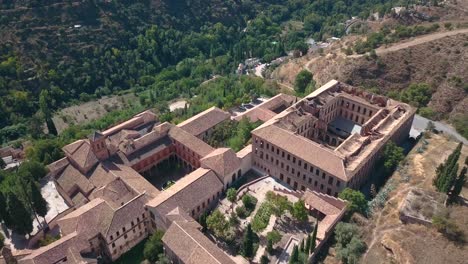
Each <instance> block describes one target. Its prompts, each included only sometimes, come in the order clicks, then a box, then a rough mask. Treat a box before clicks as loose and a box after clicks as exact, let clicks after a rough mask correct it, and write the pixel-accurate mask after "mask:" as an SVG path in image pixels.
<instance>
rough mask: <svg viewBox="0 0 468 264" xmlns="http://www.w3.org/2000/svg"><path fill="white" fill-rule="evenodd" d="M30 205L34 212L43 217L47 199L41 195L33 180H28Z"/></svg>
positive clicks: (45, 211)
mask: <svg viewBox="0 0 468 264" xmlns="http://www.w3.org/2000/svg"><path fill="white" fill-rule="evenodd" d="M29 190H30V194H29V195H30V196H31V206H32V209H33V210H34V212H36V213H37V214H38V215H40V216H42V217H45V216H46V214H47V201H46V200H45V199H44V197H42V195H41V192H40V191H39V188H38V187H37V185H36V183H35V182H34V181H30V189H29Z"/></svg>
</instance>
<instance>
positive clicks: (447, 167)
mask: <svg viewBox="0 0 468 264" xmlns="http://www.w3.org/2000/svg"><path fill="white" fill-rule="evenodd" d="M462 146H463V144H462V143H461V142H460V144H458V146H457V147H456V148H455V150H454V151H453V152H452V153H451V154H450V155H449V156H448V158H447V160H446V161H445V162H444V164H440V165H439V166H438V167H437V169H436V178H435V179H434V181H433V184H434V186H435V187H436V189H437V190H438V191H439V192H444V193H448V192H449V191H450V190H451V189H452V186H453V184H454V181H455V178H456V173H457V171H458V164H457V162H458V159H459V158H460V154H461V149H462Z"/></svg>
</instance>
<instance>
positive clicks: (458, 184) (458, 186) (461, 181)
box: [450, 167, 468, 198]
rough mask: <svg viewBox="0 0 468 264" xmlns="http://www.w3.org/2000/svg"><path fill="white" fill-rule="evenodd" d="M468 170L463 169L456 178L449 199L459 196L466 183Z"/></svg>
mask: <svg viewBox="0 0 468 264" xmlns="http://www.w3.org/2000/svg"><path fill="white" fill-rule="evenodd" d="M467 170H468V167H463V169H462V171H461V172H460V175H459V176H458V178H457V180H456V181H455V183H454V186H453V190H452V192H451V195H450V196H451V197H452V198H456V197H457V196H458V195H460V193H461V190H462V188H463V185H465V182H466V172H467Z"/></svg>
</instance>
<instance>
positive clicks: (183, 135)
mask: <svg viewBox="0 0 468 264" xmlns="http://www.w3.org/2000/svg"><path fill="white" fill-rule="evenodd" d="M169 136H170V137H171V138H172V139H174V140H177V141H178V142H180V143H181V144H182V145H184V146H186V147H187V148H189V149H190V150H192V151H193V152H195V153H197V154H198V155H200V156H201V157H204V156H206V155H208V154H210V153H211V152H212V151H213V150H214V148H213V147H211V146H210V145H208V144H206V143H205V142H203V140H201V139H199V138H197V137H195V136H193V135H192V134H189V133H188V132H186V131H185V130H183V129H181V128H179V127H177V126H173V127H172V128H171V130H169Z"/></svg>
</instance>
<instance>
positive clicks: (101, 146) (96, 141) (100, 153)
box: [89, 131, 109, 160]
mask: <svg viewBox="0 0 468 264" xmlns="http://www.w3.org/2000/svg"><path fill="white" fill-rule="evenodd" d="M89 142H90V144H91V148H92V149H93V152H94V155H96V157H97V158H98V159H99V160H106V159H107V158H108V157H109V150H108V149H107V145H106V136H104V135H103V134H102V133H101V132H99V131H94V133H93V134H92V135H91V136H90V137H89Z"/></svg>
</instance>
